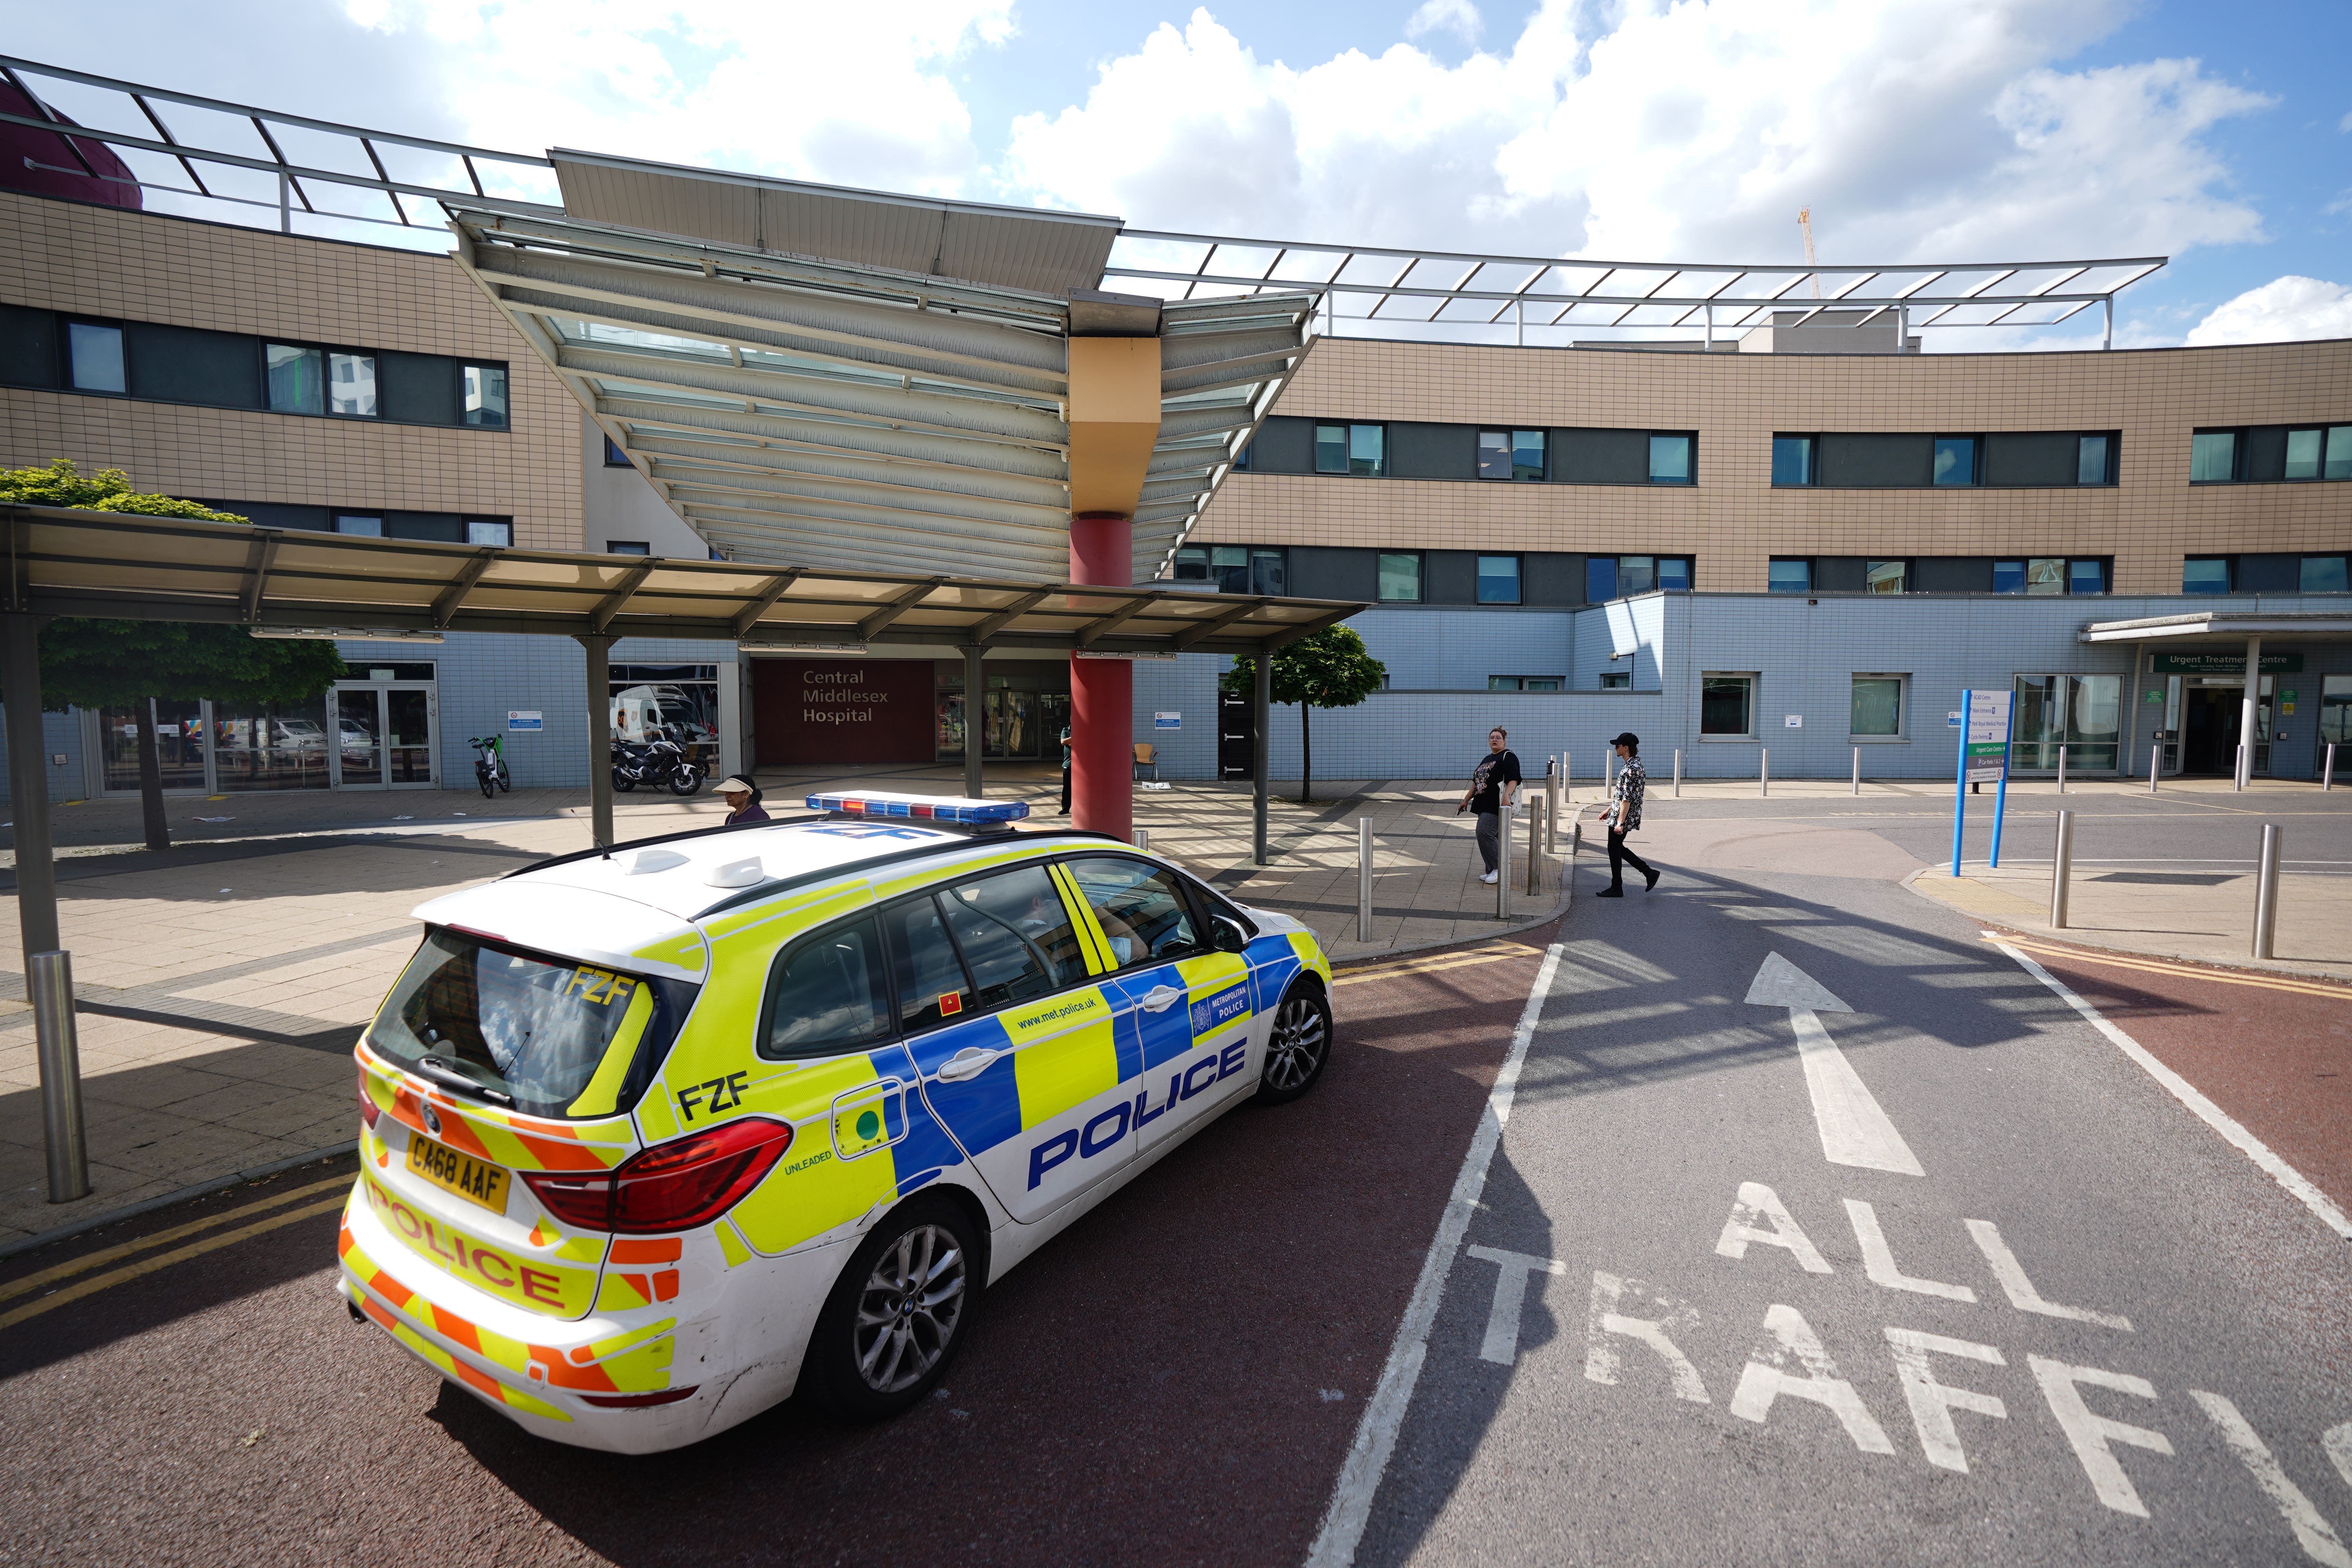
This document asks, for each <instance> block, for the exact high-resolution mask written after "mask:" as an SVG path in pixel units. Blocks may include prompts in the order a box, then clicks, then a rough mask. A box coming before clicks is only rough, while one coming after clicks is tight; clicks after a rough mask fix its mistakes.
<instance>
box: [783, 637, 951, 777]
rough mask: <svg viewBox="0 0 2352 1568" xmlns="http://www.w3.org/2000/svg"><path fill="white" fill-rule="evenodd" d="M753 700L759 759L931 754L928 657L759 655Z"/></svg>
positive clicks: (902, 758)
mask: <svg viewBox="0 0 2352 1568" xmlns="http://www.w3.org/2000/svg"><path fill="white" fill-rule="evenodd" d="M752 699H753V701H752V711H753V720H752V721H753V724H754V726H755V728H756V731H757V732H756V734H755V736H754V742H755V744H756V746H757V749H758V753H759V758H760V761H761V763H762V764H778V765H781V764H786V763H927V762H929V761H930V760H931V752H932V749H933V745H932V735H931V722H932V716H933V715H932V691H931V666H930V662H929V660H928V659H860V660H856V661H855V662H835V661H833V660H819V659H806V658H791V659H784V658H763V659H761V660H760V661H759V662H758V663H757V664H756V665H755V666H754V667H753V671H752Z"/></svg>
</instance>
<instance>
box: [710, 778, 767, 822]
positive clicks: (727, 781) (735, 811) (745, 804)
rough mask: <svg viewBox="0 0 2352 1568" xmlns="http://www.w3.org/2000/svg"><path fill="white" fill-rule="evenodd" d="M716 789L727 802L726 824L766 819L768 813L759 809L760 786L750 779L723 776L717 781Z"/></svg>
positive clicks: (763, 820)
mask: <svg viewBox="0 0 2352 1568" xmlns="http://www.w3.org/2000/svg"><path fill="white" fill-rule="evenodd" d="M718 789H719V798H721V799H722V800H724V801H726V803H727V823H726V826H729V827H733V826H737V825H738V824H740V823H745V822H765V821H767V820H768V814H767V813H766V812H764V811H761V809H760V786H759V785H757V784H753V783H752V782H751V780H750V779H747V778H740V777H729V778H723V779H720V780H719V785H718Z"/></svg>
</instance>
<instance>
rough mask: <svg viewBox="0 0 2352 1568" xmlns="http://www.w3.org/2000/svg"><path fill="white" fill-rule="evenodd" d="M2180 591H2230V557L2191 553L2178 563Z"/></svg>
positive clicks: (2221, 592) (2220, 592)
mask: <svg viewBox="0 0 2352 1568" xmlns="http://www.w3.org/2000/svg"><path fill="white" fill-rule="evenodd" d="M2180 591H2181V592H2182V593H2184V594H2226V593H2228V592H2229V591H2230V558H2229V557H2228V556H2226V555H2191V556H2189V557H2188V558H2187V559H2186V560H2184V561H2182V562H2181V563H2180Z"/></svg>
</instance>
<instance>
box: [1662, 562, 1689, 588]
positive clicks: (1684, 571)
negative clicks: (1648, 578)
mask: <svg viewBox="0 0 2352 1568" xmlns="http://www.w3.org/2000/svg"><path fill="white" fill-rule="evenodd" d="M1690 584H1691V563H1690V557H1689V556H1687V555H1661V556H1659V557H1658V586H1659V587H1660V588H1663V589H1664V590H1665V591H1666V592H1667V593H1669V594H1687V593H1689V592H1690Z"/></svg>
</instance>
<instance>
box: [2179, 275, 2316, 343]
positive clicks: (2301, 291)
mask: <svg viewBox="0 0 2352 1568" xmlns="http://www.w3.org/2000/svg"><path fill="white" fill-rule="evenodd" d="M2295 338H2352V289H2347V288H2346V287H2345V286H2344V285H2343V284H2341V283H2328V282H2325V281H2323V280H2321V279H2317V278H2300V277H2297V276H2295V275H2294V274H2293V273H2290V274H2288V275H2287V276H2286V277H2284V278H2274V279H2272V280H2271V281H2269V282H2268V283H2265V284H2263V286H2262V287H2261V288H2259V289H2247V290H2246V291H2245V292H2244V293H2242V294H2241V295H2239V296H2238V297H2237V298H2236V299H2234V300H2229V301H2227V302H2226V303H2224V304H2222V305H2220V306H2218V307H2216V308H2215V310H2213V313H2212V314H2210V315H2209V316H2207V317H2206V318H2205V319H2204V320H2203V321H2200V322H2198V323H2197V324H2196V325H2195V326H2194V327H2191V328H2190V329H2189V340H2188V341H2189V347H2191V348H2208V347H2210V346H2211V345H2213V344H2215V343H2276V342H2287V341H2289V340H2291V339H2295Z"/></svg>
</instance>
